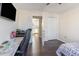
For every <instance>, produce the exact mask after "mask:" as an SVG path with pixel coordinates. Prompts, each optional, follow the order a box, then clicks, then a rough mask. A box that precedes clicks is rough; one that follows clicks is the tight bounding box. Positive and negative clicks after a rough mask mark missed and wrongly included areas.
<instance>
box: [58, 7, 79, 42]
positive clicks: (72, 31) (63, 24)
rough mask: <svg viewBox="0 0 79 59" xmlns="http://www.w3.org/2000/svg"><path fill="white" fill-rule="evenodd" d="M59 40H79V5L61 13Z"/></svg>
mask: <svg viewBox="0 0 79 59" xmlns="http://www.w3.org/2000/svg"><path fill="white" fill-rule="evenodd" d="M59 20H60V21H59V24H60V25H59V32H60V34H59V40H61V41H64V42H75V41H76V42H79V7H77V8H74V9H72V10H69V11H66V12H64V13H61V14H60V17H59Z"/></svg>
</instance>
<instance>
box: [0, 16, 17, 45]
mask: <svg viewBox="0 0 79 59" xmlns="http://www.w3.org/2000/svg"><path fill="white" fill-rule="evenodd" d="M15 30H16V23H15V22H14V21H11V20H10V19H7V18H3V17H0V44H1V43H2V42H4V41H6V40H10V33H11V32H12V31H15Z"/></svg>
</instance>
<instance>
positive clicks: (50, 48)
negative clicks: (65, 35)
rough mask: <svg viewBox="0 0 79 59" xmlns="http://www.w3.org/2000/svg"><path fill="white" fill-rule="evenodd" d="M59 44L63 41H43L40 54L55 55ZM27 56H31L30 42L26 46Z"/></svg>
mask: <svg viewBox="0 0 79 59" xmlns="http://www.w3.org/2000/svg"><path fill="white" fill-rule="evenodd" d="M61 44H63V42H61V41H59V40H56V39H55V40H49V41H45V42H44V46H43V48H42V52H41V55H40V56H57V55H56V50H57V49H58V47H59V46H60V45H61ZM27 56H32V44H30V45H29V47H28V52H27Z"/></svg>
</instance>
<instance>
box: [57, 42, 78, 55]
mask: <svg viewBox="0 0 79 59" xmlns="http://www.w3.org/2000/svg"><path fill="white" fill-rule="evenodd" d="M56 53H57V55H58V56H62V54H63V55H65V56H79V43H66V44H62V45H61V46H60V47H59V48H58V49H57V51H56Z"/></svg>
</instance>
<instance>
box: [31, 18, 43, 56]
mask: <svg viewBox="0 0 79 59" xmlns="http://www.w3.org/2000/svg"><path fill="white" fill-rule="evenodd" d="M32 22H33V29H32V34H33V39H32V54H33V55H40V53H41V48H42V16H33V18H32Z"/></svg>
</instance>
